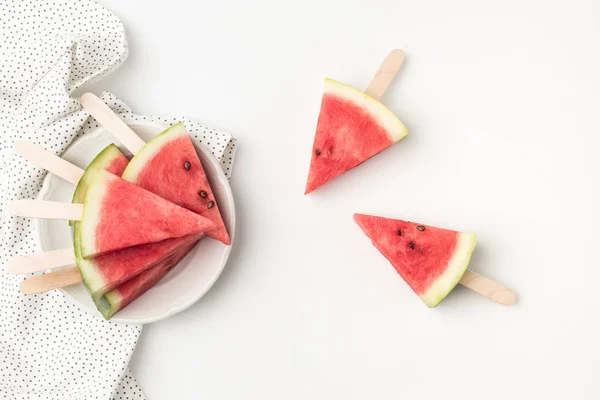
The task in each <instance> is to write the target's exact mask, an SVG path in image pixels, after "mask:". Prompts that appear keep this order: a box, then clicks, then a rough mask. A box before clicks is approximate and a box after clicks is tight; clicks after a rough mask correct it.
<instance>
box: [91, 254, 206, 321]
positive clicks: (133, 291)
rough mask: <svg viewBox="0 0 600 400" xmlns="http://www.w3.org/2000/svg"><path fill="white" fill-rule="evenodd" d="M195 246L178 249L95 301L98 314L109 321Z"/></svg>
mask: <svg viewBox="0 0 600 400" xmlns="http://www.w3.org/2000/svg"><path fill="white" fill-rule="evenodd" d="M195 245H196V242H194V243H192V244H191V245H188V246H186V247H182V248H180V249H179V250H178V251H177V252H175V253H173V254H172V255H171V256H169V257H168V258H167V259H165V260H163V261H161V262H160V263H158V264H157V265H156V266H154V267H152V268H150V269H148V270H146V271H144V272H142V273H141V274H139V275H138V276H136V277H135V278H133V279H130V280H128V281H127V282H125V283H123V284H122V285H120V286H119V287H117V288H116V289H114V290H112V291H110V292H108V293H106V294H105V295H104V296H103V297H101V298H99V299H97V300H96V301H95V303H96V307H97V308H98V310H99V311H100V313H101V314H102V315H103V316H104V318H106V319H110V318H111V317H112V316H113V315H114V314H116V313H117V312H119V311H120V310H122V309H123V308H125V307H126V306H127V305H129V304H131V302H132V301H134V300H136V299H137V298H138V297H140V296H141V295H142V294H144V293H145V292H146V291H147V290H148V289H150V288H151V287H152V286H154V285H155V284H156V283H157V282H158V281H159V280H161V279H162V277H163V276H165V275H166V274H167V272H169V271H170V270H171V269H172V268H173V267H174V266H175V265H177V263H178V262H179V261H181V259H182V258H183V257H185V255H186V254H187V253H188V252H189V251H190V250H192V249H193V248H194V246H195Z"/></svg>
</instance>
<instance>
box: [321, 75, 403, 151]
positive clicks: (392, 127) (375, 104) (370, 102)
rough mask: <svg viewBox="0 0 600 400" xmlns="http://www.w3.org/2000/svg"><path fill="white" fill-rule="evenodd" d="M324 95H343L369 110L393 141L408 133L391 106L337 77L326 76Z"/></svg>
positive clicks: (397, 140) (342, 96)
mask: <svg viewBox="0 0 600 400" xmlns="http://www.w3.org/2000/svg"><path fill="white" fill-rule="evenodd" d="M324 95H331V96H336V97H341V98H343V99H345V100H346V101H350V102H352V103H354V104H355V105H356V106H357V107H360V108H361V109H363V110H365V111H367V112H368V113H369V115H371V117H372V118H373V119H374V120H375V121H377V123H378V124H379V125H380V126H381V127H383V128H384V129H385V130H386V132H387V133H388V135H389V139H390V140H391V141H392V142H393V143H395V142H399V141H400V140H402V139H404V137H405V136H406V135H408V129H406V126H404V124H403V123H402V121H400V120H399V119H398V117H396V115H395V114H394V113H393V112H392V111H391V110H390V109H389V108H387V107H386V106H384V105H383V104H382V103H381V102H380V101H377V100H375V99H374V98H373V97H371V96H369V95H368V94H366V93H365V92H363V91H361V90H358V89H356V88H354V87H352V86H350V85H346V84H344V83H341V82H338V81H336V80H335V79H331V78H325V90H324Z"/></svg>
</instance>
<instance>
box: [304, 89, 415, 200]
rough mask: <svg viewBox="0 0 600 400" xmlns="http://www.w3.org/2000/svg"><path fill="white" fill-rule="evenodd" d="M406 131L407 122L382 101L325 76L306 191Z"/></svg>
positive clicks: (323, 182)
mask: <svg viewBox="0 0 600 400" xmlns="http://www.w3.org/2000/svg"><path fill="white" fill-rule="evenodd" d="M407 134H408V131H407V130H406V127H405V126H404V124H403V123H402V122H401V121H400V120H399V119H398V118H397V117H396V116H395V115H394V113H392V112H391V111H390V110H389V109H388V108H387V107H386V106H384V105H383V104H381V103H380V102H379V101H377V100H375V99H374V98H372V97H371V96H369V95H367V94H365V93H364V92H362V91H360V90H358V89H355V88H353V87H351V86H348V85H344V84H343V83H340V82H337V81H335V80H333V79H329V78H327V79H325V90H324V93H323V99H322V101H321V112H320V114H319V121H318V123H317V132H316V134H315V141H314V144H313V149H312V159H311V162H310V171H309V173H308V181H307V183H306V191H305V194H308V193H310V192H312V191H313V190H315V189H317V188H318V187H319V186H321V185H324V184H325V183H327V182H329V181H330V180H332V179H333V178H335V177H337V176H339V175H341V174H343V173H344V172H346V171H348V170H349V169H351V168H354V167H356V166H357V165H358V164H360V163H362V162H364V161H365V160H367V159H368V158H371V157H373V156H374V155H375V154H377V153H379V152H380V151H382V150H384V149H386V148H388V147H389V146H391V145H392V144H394V143H395V142H398V141H400V140H402V139H403V138H404V137H405V136H406V135H407Z"/></svg>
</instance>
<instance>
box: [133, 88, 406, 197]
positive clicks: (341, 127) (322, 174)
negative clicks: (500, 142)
mask: <svg viewBox="0 0 600 400" xmlns="http://www.w3.org/2000/svg"><path fill="white" fill-rule="evenodd" d="M407 134H408V131H407V130H406V127H405V126H404V124H403V123H402V122H401V121H400V120H399V119H398V118H397V117H396V116H395V115H394V114H393V113H392V112H391V111H390V110H389V109H388V108H387V107H386V106H384V105H383V104H381V103H380V102H379V101H377V100H375V99H374V98H372V97H370V96H369V95H367V94H365V93H364V92H361V91H360V90H358V89H355V88H353V87H351V86H348V85H344V84H343V83H340V82H337V81H334V80H333V79H329V78H327V79H325V91H324V93H323V99H322V101H321V112H320V114H319V121H318V123H317V133H316V134H315V142H314V144H313V149H312V160H311V162H310V171H309V173H308V181H307V183H306V191H305V194H308V193H310V192H312V191H313V190H315V189H317V188H318V187H319V186H321V185H323V184H325V183H327V182H329V181H330V180H332V179H333V178H335V177H337V176H339V175H341V174H343V173H344V172H346V171H348V170H349V169H351V168H354V167H356V166H357V165H358V164H360V163H362V162H364V161H365V160H367V159H368V158H371V157H373V156H374V155H375V154H377V153H379V152H380V151H382V150H384V149H386V148H388V147H389V146H391V145H392V144H394V143H395V142H398V141H400V140H402V139H403V138H404V137H405V136H406V135H407ZM130 165H131V164H130Z"/></svg>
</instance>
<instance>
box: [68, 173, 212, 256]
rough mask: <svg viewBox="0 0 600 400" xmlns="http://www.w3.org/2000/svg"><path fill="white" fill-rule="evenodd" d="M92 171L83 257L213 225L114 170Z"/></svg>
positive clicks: (82, 227)
mask: <svg viewBox="0 0 600 400" xmlns="http://www.w3.org/2000/svg"><path fill="white" fill-rule="evenodd" d="M92 173H93V174H94V177H93V178H92V180H91V183H90V185H89V187H88V190H87V194H86V196H85V200H84V205H83V215H82V217H81V223H80V236H81V242H80V244H81V255H82V257H84V258H90V257H95V256H100V255H102V254H106V253H110V252H113V251H117V250H121V249H125V248H129V247H132V246H137V245H141V244H146V243H156V242H160V241H162V240H166V239H170V238H176V237H182V236H186V235H195V234H199V233H204V232H206V231H209V230H211V229H212V228H213V227H214V224H213V223H212V222H211V221H210V220H208V219H206V218H204V217H202V216H200V215H198V214H195V213H193V212H191V211H189V210H187V209H185V208H183V207H179V206H178V205H176V204H174V203H171V202H170V201H167V200H165V199H163V198H162V197H160V196H157V195H155V194H154V193H152V192H149V191H147V190H145V189H143V188H141V187H140V186H137V185H134V184H132V183H130V182H127V181H126V180H123V179H121V178H119V177H117V176H115V175H113V174H111V173H108V172H106V171H104V170H101V169H96V170H95V171H92Z"/></svg>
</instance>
